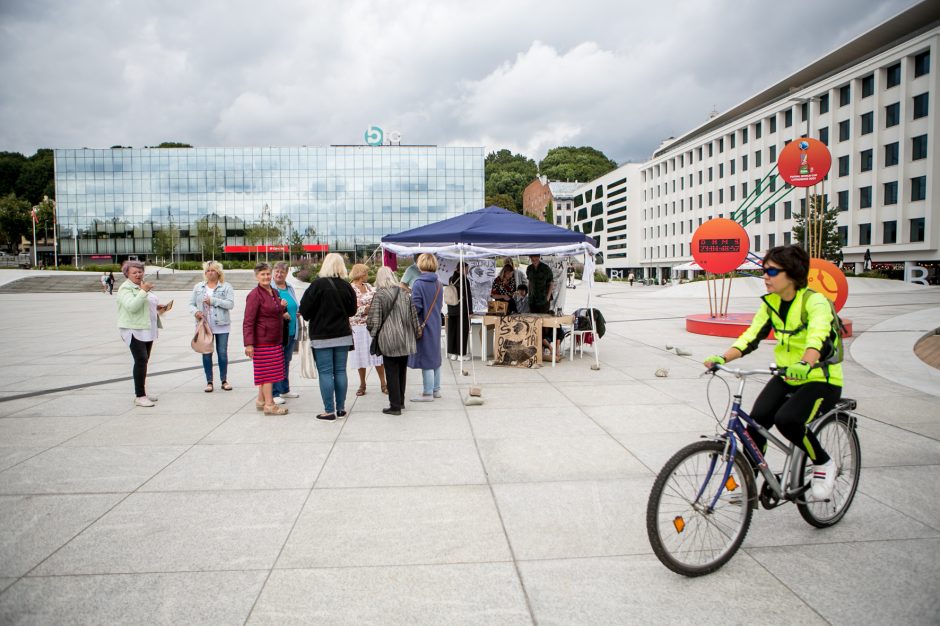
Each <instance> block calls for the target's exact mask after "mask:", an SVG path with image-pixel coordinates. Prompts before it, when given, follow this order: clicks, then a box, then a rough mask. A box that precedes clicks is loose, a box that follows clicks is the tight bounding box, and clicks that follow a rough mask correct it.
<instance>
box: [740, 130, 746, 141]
mask: <svg viewBox="0 0 940 626" xmlns="http://www.w3.org/2000/svg"><path fill="white" fill-rule="evenodd" d="M741 143H742V144H744V143H747V128H742V129H741Z"/></svg>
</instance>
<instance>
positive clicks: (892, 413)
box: [850, 392, 940, 426]
mask: <svg viewBox="0 0 940 626" xmlns="http://www.w3.org/2000/svg"><path fill="white" fill-rule="evenodd" d="M850 397H851V396H850ZM857 411H858V413H860V414H862V415H865V416H867V417H871V418H874V419H877V420H879V421H881V422H885V423H888V424H894V425H897V426H904V425H905V424H908V423H914V424H916V423H920V422H925V421H928V420H929V419H930V418H933V419H937V418H938V417H940V407H938V399H937V398H932V397H930V396H927V395H924V394H918V393H917V392H911V394H910V395H905V396H887V397H885V396H884V395H879V396H878V397H874V398H865V400H864V401H862V400H860V401H859V403H858V409H857Z"/></svg>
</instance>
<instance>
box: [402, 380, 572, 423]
mask: <svg viewBox="0 0 940 626" xmlns="http://www.w3.org/2000/svg"><path fill="white" fill-rule="evenodd" d="M466 380H467V384H468V385H469V380H470V379H469V378H467V379H466ZM482 387H483V396H482V397H483V404H482V405H480V406H471V407H467V412H468V413H470V414H471V415H472V412H474V411H478V412H480V411H482V412H487V411H489V410H490V409H492V408H502V407H516V408H519V409H535V408H542V407H574V403H572V401H571V400H569V399H568V398H567V397H566V396H565V395H564V394H562V393H561V391H559V390H558V389H557V385H554V384H552V383H547V382H546V383H541V384H535V383H527V384H525V385H524V386H521V385H516V384H509V383H505V384H488V385H482ZM460 392H461V393H462V394H464V395H465V394H466V393H467V391H466V387H465V386H462V387H461V389H460ZM408 408H409V409H410V408H411V407H408Z"/></svg>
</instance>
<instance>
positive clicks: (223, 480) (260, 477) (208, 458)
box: [140, 443, 330, 491]
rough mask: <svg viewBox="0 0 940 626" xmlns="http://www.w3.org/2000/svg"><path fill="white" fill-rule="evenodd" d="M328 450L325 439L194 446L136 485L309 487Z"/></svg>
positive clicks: (149, 488)
mask: <svg viewBox="0 0 940 626" xmlns="http://www.w3.org/2000/svg"><path fill="white" fill-rule="evenodd" d="M329 451H330V444H329V443H276V444H274V443H244V444H219V445H197V446H193V447H192V448H190V449H189V450H187V451H186V452H185V453H184V454H183V455H182V456H181V457H179V458H178V459H176V460H175V461H173V463H171V464H170V465H169V466H168V467H166V468H165V469H163V471H161V472H160V473H159V474H157V475H156V476H154V477H153V478H152V479H150V480H149V481H148V482H147V483H146V484H145V485H143V486H142V487H141V488H140V490H141V491H206V490H219V491H222V490H226V489H309V488H311V487H312V486H313V481H314V480H316V478H317V474H318V473H319V472H320V468H321V467H322V466H323V462H324V461H325V460H326V457H327V454H329Z"/></svg>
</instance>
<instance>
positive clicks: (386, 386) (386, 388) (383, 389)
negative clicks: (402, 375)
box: [382, 385, 388, 395]
mask: <svg viewBox="0 0 940 626" xmlns="http://www.w3.org/2000/svg"><path fill="white" fill-rule="evenodd" d="M382 393H384V394H385V395H388V385H382Z"/></svg>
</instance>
